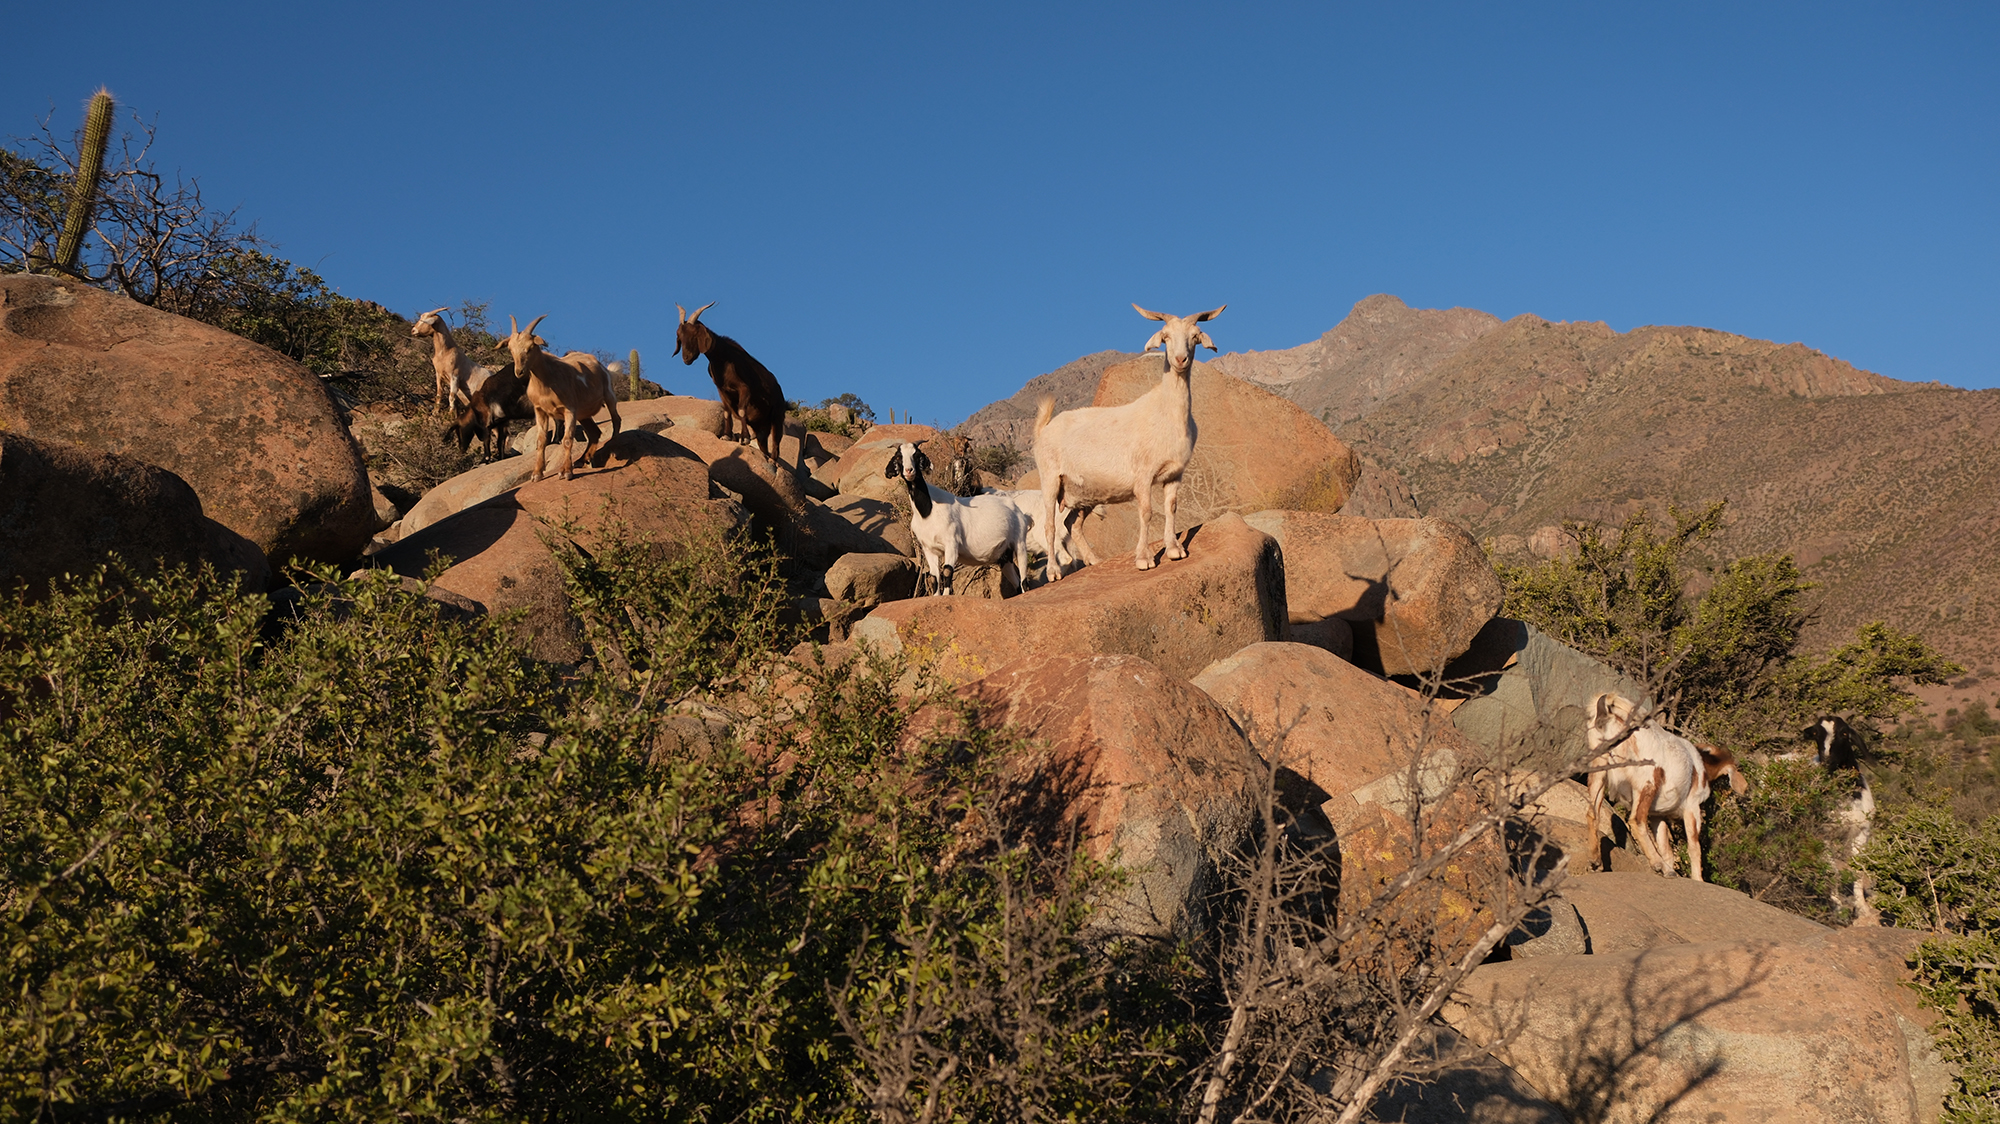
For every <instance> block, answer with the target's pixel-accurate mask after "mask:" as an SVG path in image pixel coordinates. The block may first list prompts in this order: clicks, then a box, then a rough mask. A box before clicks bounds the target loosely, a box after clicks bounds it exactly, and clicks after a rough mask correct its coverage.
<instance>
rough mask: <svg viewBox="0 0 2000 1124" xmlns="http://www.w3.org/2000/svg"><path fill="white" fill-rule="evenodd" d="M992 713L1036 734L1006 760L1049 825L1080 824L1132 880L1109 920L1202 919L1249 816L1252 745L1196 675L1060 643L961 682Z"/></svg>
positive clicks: (1121, 924)
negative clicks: (1066, 650)
mask: <svg viewBox="0 0 2000 1124" xmlns="http://www.w3.org/2000/svg"><path fill="white" fill-rule="evenodd" d="M960 693H961V695H962V696H963V697H965V698H967V699H969V700H971V702H972V703H973V704H974V706H975V707H976V708H977V712H978V714H979V715H980V721H981V722H982V724H987V725H993V726H998V725H1002V724H1004V725H1007V726H1009V727H1011V728H1012V729H1014V730H1015V731H1018V732H1019V733H1020V734H1021V735H1023V736H1024V737H1025V738H1027V739H1030V741H1031V743H1039V744H1037V745H1036V746H1035V748H1032V749H1024V750H1022V751H1021V754H1020V755H1019V756H1018V757H1016V759H1015V760H1014V761H1012V762H1011V763H1010V764H1009V768H1008V772H1009V775H1010V777H1011V778H1012V779H1013V781H1014V782H1015V788H1016V792H1017V793H1018V794H1020V797H1019V798H1020V799H1022V800H1023V801H1030V802H1032V803H1033V806H1034V809H1033V810H1034V811H1035V812H1037V813H1039V814H1040V815H1042V816H1045V817H1046V819H1047V821H1048V823H1047V827H1048V828H1052V829H1054V830H1058V831H1059V830H1060V827H1061V825H1062V824H1066V823H1070V822H1075V823H1078V824H1080V825H1081V829H1082V831H1081V836H1082V839H1083V841H1084V843H1085V845H1086V846H1087V847H1088V849H1089V852H1090V854H1091V855H1092V856H1093V857H1095V858H1098V859H1109V858H1116V859H1117V861H1118V862H1119V864H1120V865H1122V866H1123V867H1124V868H1125V870H1126V871H1127V872H1128V874H1129V880H1128V881H1127V883H1126V884H1125V885H1124V886H1123V887H1122V888H1120V890H1119V891H1118V892H1117V896H1116V897H1115V898H1113V899H1112V900H1109V901H1105V902H1100V903H1099V907H1098V912H1097V913H1096V914H1095V915H1094V917H1093V924H1094V925H1095V926H1096V927H1098V928H1100V929H1101V930H1104V931H1109V932H1117V933H1132V934H1144V935H1148V936H1162V935H1166V934H1169V933H1179V934H1183V935H1187V934H1191V933H1194V932H1198V931H1200V929H1201V928H1202V927H1203V925H1204V924H1205V919H1206V916H1207V912H1208V908H1207V907H1208V902H1209V900H1210V899H1211V898H1212V897H1213V895H1214V894H1215V893H1216V892H1217V890H1219V889H1220V888H1221V878H1220V876H1219V873H1218V871H1219V867H1218V863H1219V860H1220V859H1221V858H1222V857H1223V856H1226V855H1228V854H1230V853H1232V852H1234V851H1235V850H1236V849H1237V848H1238V847H1239V846H1240V845H1241V844H1242V841H1243V840H1244V838H1245V836H1246V834H1247V832H1248V829H1249V824H1250V806H1249V803H1248V800H1247V797H1246V795H1245V793H1246V790H1245V787H1244V786H1245V780H1246V778H1247V776H1248V773H1247V770H1246V765H1247V764H1248V763H1249V762H1250V761H1251V760H1252V757H1251V753H1250V748H1249V746H1248V745H1247V744H1245V742H1244V740H1243V736H1242V735H1241V734H1239V733H1238V732H1237V731H1236V727H1235V726H1234V725H1233V724H1232V723H1231V722H1230V720H1229V716H1228V715H1227V714H1224V713H1223V712H1222V708H1220V707H1218V706H1216V705H1215V703H1214V702H1213V701H1211V700H1210V699H1209V698H1208V696H1206V695H1204V694H1203V693H1202V692H1201V691H1199V690H1198V689H1196V688H1195V687H1194V686H1193V685H1192V684H1190V683H1188V682H1186V681H1185V680H1182V679H1177V678H1175V677H1174V676H1172V675H1169V674H1167V673H1165V672H1163V671H1162V670H1160V669H1159V668H1157V667H1155V666H1153V665H1152V664H1150V663H1147V662H1146V661H1145V660H1142V659H1138V658H1135V657H1132V656H1119V655H1053V656H1042V657H1037V658H1033V659H1028V660H1024V661H1021V662H1019V663H1014V664H1009V665H1008V666H1006V667H1003V668H1000V669H999V670H998V671H995V672H994V673H993V674H991V675H989V676H987V677H985V678H983V679H981V680H979V681H977V682H974V683H971V684H968V685H966V686H965V687H964V688H963V689H962V690H961V692H960Z"/></svg>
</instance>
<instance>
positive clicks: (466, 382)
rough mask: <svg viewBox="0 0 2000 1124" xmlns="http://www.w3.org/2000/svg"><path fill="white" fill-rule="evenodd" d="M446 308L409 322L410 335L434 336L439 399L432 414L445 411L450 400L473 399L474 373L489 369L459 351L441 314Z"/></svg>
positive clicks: (434, 310)
mask: <svg viewBox="0 0 2000 1124" xmlns="http://www.w3.org/2000/svg"><path fill="white" fill-rule="evenodd" d="M443 311H444V309H442V308H433V309H431V310H430V311H429V312H426V313H424V314H423V315H422V316H419V317H417V322H416V323H415V324H412V325H410V335H411V336H429V337H430V338H431V370H433V371H435V372H437V401H436V402H435V403H433V404H432V406H431V413H434V414H441V413H443V412H444V409H445V405H446V404H447V403H449V404H451V405H453V406H456V405H458V404H459V403H460V402H462V401H466V402H469V401H471V399H472V391H471V382H472V379H473V376H474V375H475V374H476V373H477V372H480V371H488V368H485V367H481V366H479V365H478V364H477V363H474V362H473V361H472V357H471V356H469V355H467V354H466V353H465V352H463V351H461V350H459V347H458V341H457V340H455V339H453V338H452V335H451V327H450V325H448V324H446V323H445V322H444V318H443V317H442V316H439V315H438V314H439V313H441V312H443ZM488 373H491V372H490V371H488Z"/></svg>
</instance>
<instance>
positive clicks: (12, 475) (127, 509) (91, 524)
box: [0, 431, 271, 600]
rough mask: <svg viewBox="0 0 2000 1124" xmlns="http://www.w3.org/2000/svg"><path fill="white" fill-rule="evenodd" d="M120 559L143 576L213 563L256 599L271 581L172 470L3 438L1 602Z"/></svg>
mask: <svg viewBox="0 0 2000 1124" xmlns="http://www.w3.org/2000/svg"><path fill="white" fill-rule="evenodd" d="M114 551H115V552H117V554H118V556H119V557H120V558H121V559H122V560H123V561H124V562H125V563H126V564H127V565H129V566H130V567H132V568H133V569H134V570H136V571H138V572H139V573H142V574H147V573H156V572H158V571H159V570H160V569H161V568H163V567H168V566H176V565H187V566H196V565H200V564H201V563H204V562H207V563H210V564H212V565H214V566H215V567H216V569H217V570H219V571H222V572H223V573H225V574H227V573H230V572H234V573H237V574H239V575H241V578H242V580H243V584H244V585H245V586H246V587H247V588H249V589H252V590H258V591H261V590H262V589H263V588H264V586H265V585H266V584H268V583H269V581H270V576H271V571H270V567H269V566H268V565H267V564H266V563H265V561H264V556H263V555H262V554H261V553H260V552H259V551H258V550H257V548H256V546H255V545H254V544H252V543H250V542H249V541H247V540H246V539H244V538H243V537H242V536H241V535H238V534H236V533H235V532H234V531H231V530H230V529H229V528H227V527H224V526H222V525H221V524H219V523H216V522H215V521H214V520H212V519H209V518H208V517H207V516H205V515H203V514H202V507H201V499H200V497H198V496H196V495H195V492H194V489H193V488H190V487H188V484H187V481H185V480H182V479H181V478H180V477H178V476H175V475H174V474H173V473H171V472H168V471H167V470H166V469H164V468H160V467H158V466H156V465H150V464H145V463H143V462H141V461H136V460H133V459H131V458H129V457H121V456H117V455H115V454H112V453H103V452H98V451H96V450H94V449H86V448H83V447H81V446H77V445H71V444H67V443H65V442H60V441H43V440H37V439H35V438H32V437H23V436H21V435H20V434H16V433H7V432H4V431H0V599H5V600H12V599H13V597H14V595H15V590H16V587H17V584H18V583H25V589H24V590H23V592H25V594H26V595H27V596H28V598H29V599H30V600H39V599H40V597H41V596H42V595H44V594H46V593H47V592H48V587H49V582H50V581H51V580H53V579H56V578H60V577H62V576H63V575H65V574H70V575H75V576H76V577H84V576H85V575H88V574H90V573H91V572H92V571H94V570H96V569H97V568H98V567H99V566H101V565H103V564H104V563H105V562H106V561H107V560H108V558H109V555H110V554H111V553H112V552H114Z"/></svg>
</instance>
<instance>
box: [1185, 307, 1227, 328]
mask: <svg viewBox="0 0 2000 1124" xmlns="http://www.w3.org/2000/svg"><path fill="white" fill-rule="evenodd" d="M1228 307H1229V306H1228V305H1226V304H1225V305H1223V306H1222V308H1228ZM1222 308H1211V309H1209V310H1208V311H1207V312H1197V313H1195V314H1194V315H1193V316H1190V317H1188V319H1190V320H1192V321H1194V322H1195V323H1197V324H1199V323H1201V322H1202V321H1204V320H1213V319H1215V318H1216V317H1218V316H1220V315H1222Z"/></svg>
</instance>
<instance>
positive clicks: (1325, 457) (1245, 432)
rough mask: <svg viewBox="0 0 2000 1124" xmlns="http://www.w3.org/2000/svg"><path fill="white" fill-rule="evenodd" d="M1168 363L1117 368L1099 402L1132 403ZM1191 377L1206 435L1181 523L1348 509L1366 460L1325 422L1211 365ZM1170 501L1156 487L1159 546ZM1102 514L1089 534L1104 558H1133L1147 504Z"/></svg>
mask: <svg viewBox="0 0 2000 1124" xmlns="http://www.w3.org/2000/svg"><path fill="white" fill-rule="evenodd" d="M1163 369H1164V363H1163V361H1162V360H1161V358H1160V357H1159V356H1157V355H1149V356H1142V357H1141V358H1138V359H1133V360H1129V361H1126V362H1123V363H1117V364H1114V365H1113V366H1111V367H1108V368H1106V369H1105V371H1104V374H1103V375H1102V376H1100V377H1099V379H1098V382H1097V394H1096V397H1095V398H1094V399H1093V400H1092V402H1091V405H1093V406H1120V405H1123V404H1125V403H1127V402H1131V401H1133V400H1135V399H1137V398H1138V397H1140V396H1141V395H1143V394H1145V393H1146V392H1148V391H1150V390H1152V389H1153V388H1154V387H1157V386H1159V385H1160V376H1161V372H1162V370H1163ZM1189 379H1190V388H1189V389H1190V392H1191V394H1192V396H1193V401H1194V407H1193V409H1194V422H1195V428H1196V430H1197V436H1196V438H1195V446H1194V456H1193V457H1191V458H1190V459H1189V460H1188V464H1187V468H1186V470H1185V471H1184V473H1183V474H1182V476H1181V488H1180V501H1179V508H1178V510H1177V512H1176V514H1175V516H1174V525H1175V527H1176V529H1181V528H1186V527H1192V526H1194V525H1196V524H1198V523H1205V522H1207V521H1208V520H1209V519H1211V518H1213V517H1215V516H1217V515H1220V514H1221V513H1223V512H1225V511H1234V512H1237V513H1239V514H1241V513H1244V512H1251V511H1261V510H1263V509H1265V508H1275V507H1286V508H1298V509H1302V510H1312V511H1339V510H1340V508H1341V505H1342V504H1344V503H1346V502H1347V497H1348V495H1349V493H1350V491H1351V490H1352V488H1353V486H1354V482H1355V480H1356V479H1357V478H1358V477H1359V476H1360V473H1361V463H1360V461H1359V460H1357V459H1356V458H1355V455H1354V451H1353V450H1352V449H1349V448H1348V447H1347V445H1346V444H1345V443H1343V442H1342V441H1341V440H1340V439H1339V438H1338V437H1335V436H1334V435H1333V432H1332V431H1331V430H1329V429H1327V428H1326V426H1324V425H1322V424H1320V422H1319V421H1318V420H1317V419H1316V418H1314V417H1313V416H1312V415H1310V414H1308V413H1306V412H1305V411H1304V410H1301V409H1300V408H1299V407H1298V406H1297V405H1295V404H1294V403H1292V402H1291V401H1289V400H1287V399H1284V398H1280V397H1278V396H1277V395H1275V394H1272V393H1271V392H1270V391H1268V390H1263V389H1261V388H1259V387H1255V386H1252V385H1251V384H1249V383H1247V382H1244V381H1243V380H1241V379H1238V378H1234V377H1232V376H1230V375H1226V374H1223V373H1222V372H1221V371H1219V370H1217V369H1216V368H1214V367H1212V366H1210V365H1209V364H1206V363H1196V364H1195V365H1194V370H1193V373H1192V374H1191V375H1190V376H1189ZM1164 501H1165V493H1164V492H1163V491H1162V490H1161V489H1159V488H1155V489H1154V490H1153V519H1152V525H1151V527H1150V528H1149V529H1148V533H1149V535H1150V536H1151V538H1152V541H1154V542H1158V541H1160V539H1161V537H1162V535H1163V534H1164V532H1165V516H1164V513H1163V510H1162V507H1163V504H1164ZM1099 510H1100V511H1101V512H1102V515H1103V517H1102V518H1101V519H1092V520H1086V521H1085V523H1084V524H1083V529H1082V534H1084V535H1085V536H1086V537H1088V538H1089V540H1090V543H1091V545H1092V546H1093V547H1094V548H1096V550H1097V553H1098V554H1099V555H1100V556H1101V557H1104V558H1107V559H1109V558H1116V557H1119V556H1121V555H1129V554H1131V553H1132V547H1133V544H1134V543H1135V542H1136V541H1137V537H1138V533H1139V520H1138V508H1137V506H1136V505H1134V504H1131V503H1121V504H1112V505H1110V506H1108V507H1105V508H1101V509H1099Z"/></svg>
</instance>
